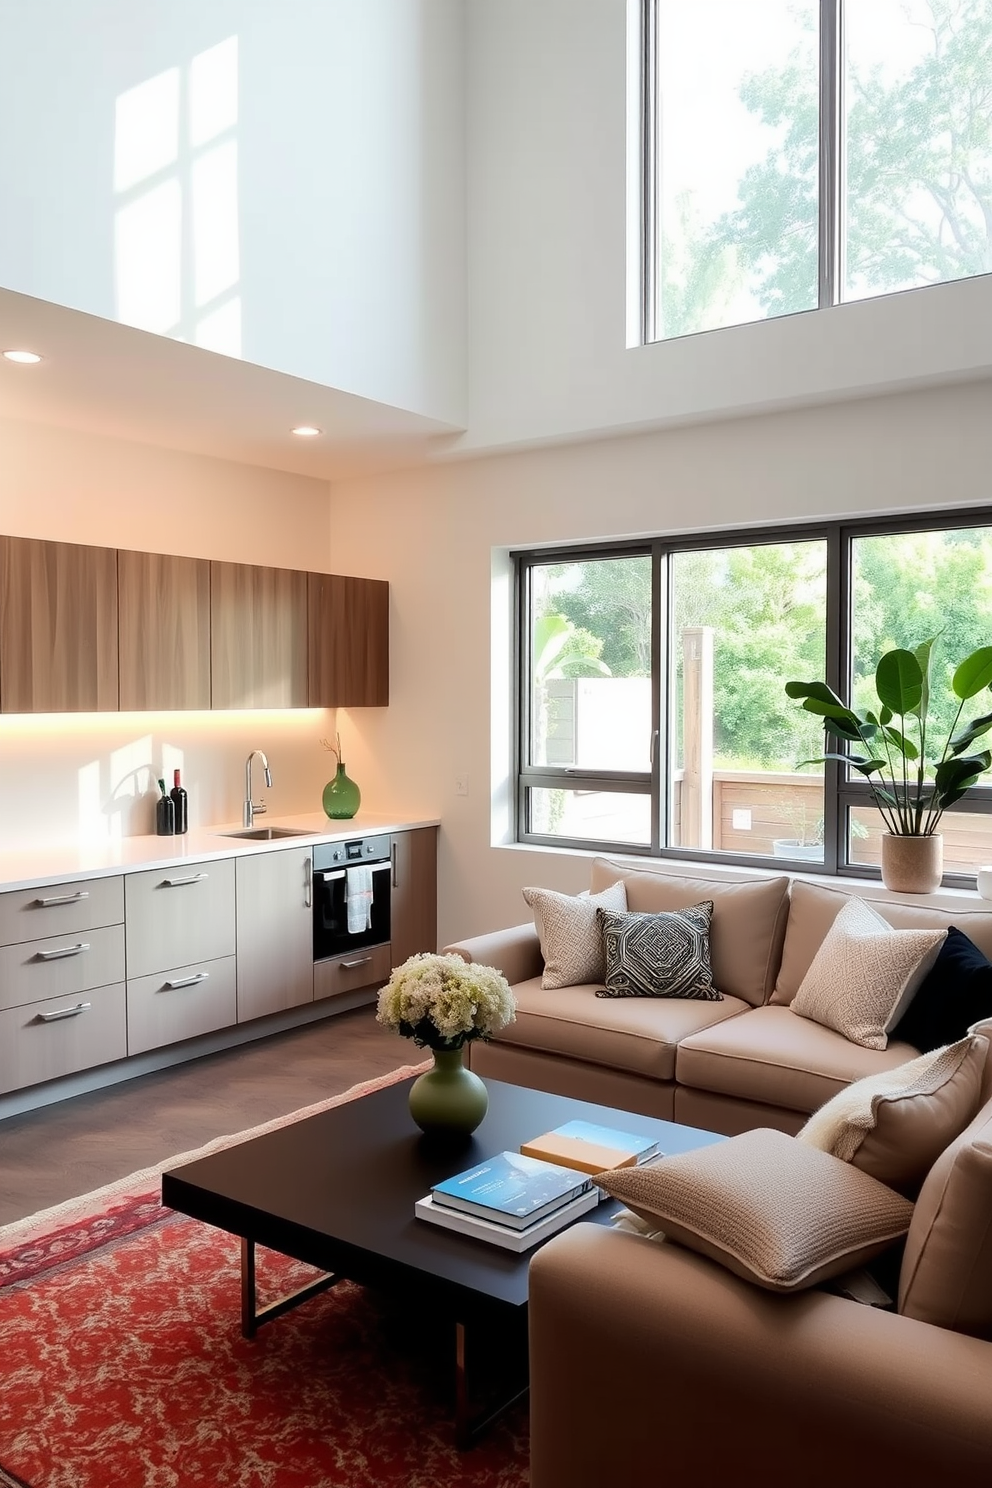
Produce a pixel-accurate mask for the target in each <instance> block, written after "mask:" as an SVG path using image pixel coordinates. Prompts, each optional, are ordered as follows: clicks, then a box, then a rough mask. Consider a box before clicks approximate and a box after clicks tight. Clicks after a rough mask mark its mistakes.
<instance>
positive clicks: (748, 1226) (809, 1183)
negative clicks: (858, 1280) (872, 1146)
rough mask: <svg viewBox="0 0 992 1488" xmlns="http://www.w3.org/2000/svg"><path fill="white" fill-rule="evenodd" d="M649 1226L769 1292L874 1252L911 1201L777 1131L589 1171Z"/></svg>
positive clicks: (905, 1224)
mask: <svg viewBox="0 0 992 1488" xmlns="http://www.w3.org/2000/svg"><path fill="white" fill-rule="evenodd" d="M595 1182H596V1183H597V1184H598V1185H599V1187H600V1188H605V1190H606V1192H607V1193H608V1194H612V1195H613V1197H614V1198H617V1199H620V1200H621V1201H622V1202H623V1203H624V1204H626V1205H627V1206H628V1207H629V1208H630V1209H632V1210H633V1211H634V1213H635V1214H637V1215H639V1216H640V1217H641V1218H642V1219H644V1220H645V1221H646V1222H647V1224H648V1226H649V1227H650V1228H652V1229H661V1230H663V1231H664V1233H665V1235H666V1236H667V1237H668V1239H669V1240H674V1241H676V1242H677V1243H678V1244H680V1245H685V1246H687V1247H688V1248H689V1249H690V1250H696V1251H699V1252H700V1254H702V1255H705V1256H709V1257H710V1259H711V1260H714V1261H718V1262H719V1263H720V1264H721V1265H722V1266H726V1268H727V1270H728V1271H733V1272H735V1273H736V1274H737V1275H738V1276H743V1277H744V1279H745V1281H753V1282H756V1283H757V1285H758V1286H762V1287H767V1288H768V1290H769V1291H773V1292H792V1291H798V1290H800V1289H801V1288H803V1287H811V1286H815V1285H816V1284H817V1282H819V1281H825V1280H826V1279H827V1278H828V1277H831V1276H837V1275H839V1274H840V1273H841V1272H842V1271H849V1270H851V1269H852V1267H855V1266H860V1265H863V1264H864V1263H865V1261H868V1260H870V1259H871V1258H872V1257H873V1256H876V1255H879V1254H880V1253H881V1252H882V1251H883V1250H885V1249H887V1248H888V1246H890V1245H891V1244H892V1243H893V1242H894V1241H896V1240H898V1239H899V1238H900V1236H902V1235H905V1233H906V1231H907V1230H908V1229H909V1224H910V1220H911V1219H912V1216H913V1206H912V1204H911V1203H910V1202H909V1201H908V1200H907V1199H904V1198H903V1197H902V1196H901V1195H900V1194H897V1193H894V1192H893V1191H892V1189H891V1188H887V1187H886V1186H885V1184H884V1183H879V1182H878V1180H877V1179H876V1178H869V1176H868V1174H867V1173H862V1172H859V1171H858V1169H857V1168H853V1167H851V1165H850V1164H849V1163H843V1162H839V1161H838V1160H837V1158H835V1157H831V1156H830V1155H829V1154H828V1153H826V1152H818V1151H817V1150H816V1148H815V1147H807V1146H804V1145H803V1144H802V1143H800V1142H797V1141H796V1140H795V1138H794V1137H787V1136H786V1135H785V1134H784V1132H779V1131H771V1130H768V1129H765V1128H761V1127H759V1128H756V1129H755V1130H754V1131H749V1132H744V1133H743V1135H741V1136H739V1137H731V1138H730V1140H729V1141H726V1142H717V1143H716V1144H715V1145H714V1146H712V1147H701V1148H697V1149H696V1150H695V1151H694V1152H684V1153H678V1154H676V1155H673V1156H672V1157H663V1158H658V1159H656V1160H655V1161H653V1162H649V1163H645V1164H643V1166H641V1167H636V1168H612V1169H611V1170H610V1171H609V1172H608V1173H597V1174H596V1178H595Z"/></svg>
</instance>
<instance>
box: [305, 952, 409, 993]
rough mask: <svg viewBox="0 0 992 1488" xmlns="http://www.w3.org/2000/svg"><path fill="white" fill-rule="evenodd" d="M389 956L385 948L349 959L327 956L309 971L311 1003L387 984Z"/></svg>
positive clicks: (357, 953) (356, 953)
mask: <svg viewBox="0 0 992 1488" xmlns="http://www.w3.org/2000/svg"><path fill="white" fill-rule="evenodd" d="M391 970H392V956H391V953H390V948H389V946H388V945H379V946H371V947H370V948H369V949H368V950H366V951H354V952H353V953H352V954H351V955H350V956H349V955H344V956H331V957H330V958H329V959H328V960H327V961H316V962H315V963H314V968H313V1000H314V1002H319V1001H320V999H321V998H322V997H336V996H337V995H338V993H339V992H355V991H357V989H358V988H359V987H371V986H381V985H382V983H383V982H388V981H389V973H390V971H391Z"/></svg>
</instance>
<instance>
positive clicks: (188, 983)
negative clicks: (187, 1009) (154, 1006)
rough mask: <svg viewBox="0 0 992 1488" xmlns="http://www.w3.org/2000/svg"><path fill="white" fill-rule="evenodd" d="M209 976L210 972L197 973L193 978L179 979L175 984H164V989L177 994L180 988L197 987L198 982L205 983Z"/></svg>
mask: <svg viewBox="0 0 992 1488" xmlns="http://www.w3.org/2000/svg"><path fill="white" fill-rule="evenodd" d="M209 975H210V973H209V971H197V972H194V974H193V975H192V976H188V977H179V978H178V979H177V980H176V981H174V982H163V983H162V988H163V990H164V991H166V992H176V991H178V989H179V988H180V987H195V986H196V984H197V982H205V981H206V980H207V977H208V976H209Z"/></svg>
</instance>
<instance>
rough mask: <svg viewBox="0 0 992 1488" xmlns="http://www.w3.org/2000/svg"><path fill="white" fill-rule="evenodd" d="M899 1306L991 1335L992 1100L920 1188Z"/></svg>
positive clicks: (939, 1322) (955, 1326) (932, 1319)
mask: <svg viewBox="0 0 992 1488" xmlns="http://www.w3.org/2000/svg"><path fill="white" fill-rule="evenodd" d="M899 1311H900V1312H902V1313H905V1315H906V1316H907V1317H912V1318H918V1319H919V1320H920V1321H921V1322H924V1323H933V1324H934V1325H935V1326H936V1327H938V1328H953V1329H954V1330H955V1331H956V1332H958V1333H970V1334H972V1335H973V1336H974V1337H976V1338H988V1339H992V1102H990V1103H989V1104H987V1105H985V1106H983V1107H982V1109H981V1110H980V1111H979V1113H978V1115H977V1116H976V1117H975V1119H974V1121H972V1123H971V1124H970V1126H968V1127H966V1129H965V1130H964V1131H963V1132H962V1133H961V1135H960V1137H958V1139H957V1141H956V1142H952V1143H951V1145H950V1147H948V1149H947V1150H946V1152H943V1153H942V1154H941V1156H940V1157H939V1158H938V1159H937V1161H936V1162H935V1163H934V1165H933V1167H932V1168H931V1170H930V1173H929V1175H928V1177H927V1180H926V1182H925V1183H924V1185H923V1187H922V1189H921V1190H920V1196H919V1198H918V1199H917V1201H916V1211H915V1213H914V1215H913V1223H912V1224H911V1225H910V1229H909V1235H908V1236H907V1239H906V1251H905V1255H904V1256H903V1262H902V1272H901V1274H900V1278H899Z"/></svg>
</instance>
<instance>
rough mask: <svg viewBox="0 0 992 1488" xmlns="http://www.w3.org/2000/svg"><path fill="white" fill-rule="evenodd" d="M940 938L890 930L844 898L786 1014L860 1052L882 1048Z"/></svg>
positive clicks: (940, 933) (943, 934)
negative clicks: (807, 1021) (830, 1030)
mask: <svg viewBox="0 0 992 1488" xmlns="http://www.w3.org/2000/svg"><path fill="white" fill-rule="evenodd" d="M946 938H947V931H946V930H893V928H892V926H891V925H890V924H889V923H888V922H887V921H886V920H883V919H882V916H881V915H880V914H877V913H876V911H875V910H874V909H872V907H871V905H870V904H867V903H866V902H865V900H864V899H849V900H848V902H847V903H846V904H845V905H844V907H843V909H842V910H841V911H840V913H839V914H838V916H837V918H836V919H835V920H834V922H833V924H832V925H831V927H830V929H829V930H828V931H827V934H826V936H825V937H824V940H823V944H822V945H821V946H820V949H819V950H818V951H817V953H816V955H815V956H814V957H813V964H812V965H811V966H810V968H809V971H808V972H807V973H806V975H805V977H804V978H803V980H802V984H801V985H800V988H799V991H798V992H797V993H796V995H795V997H794V998H793V1000H792V1011H793V1012H794V1013H798V1014H799V1016H800V1017H801V1018H809V1019H810V1021H811V1022H813V1023H821V1024H823V1026H824V1027H825V1028H833V1029H835V1030H836V1032H837V1033H840V1034H843V1036H844V1037H845V1038H846V1039H850V1041H851V1043H852V1044H860V1045H861V1047H862V1048H864V1049H884V1048H885V1045H886V1042H887V1032H888V1030H889V1029H890V1028H893V1027H894V1026H895V1024H896V1023H897V1022H898V1021H899V1019H900V1018H901V1017H902V1014H903V1012H904V1011H905V1009H906V1008H907V1007H908V1006H909V1004H910V1002H911V1001H912V999H913V996H914V995H915V993H916V989H917V987H918V986H919V985H920V983H921V982H922V980H923V978H924V977H925V976H926V974H927V972H928V971H929V970H930V968H931V966H932V965H933V963H934V961H936V959H937V954H938V952H939V951H940V947H941V946H942V945H943V943H944V941H945V939H946Z"/></svg>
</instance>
